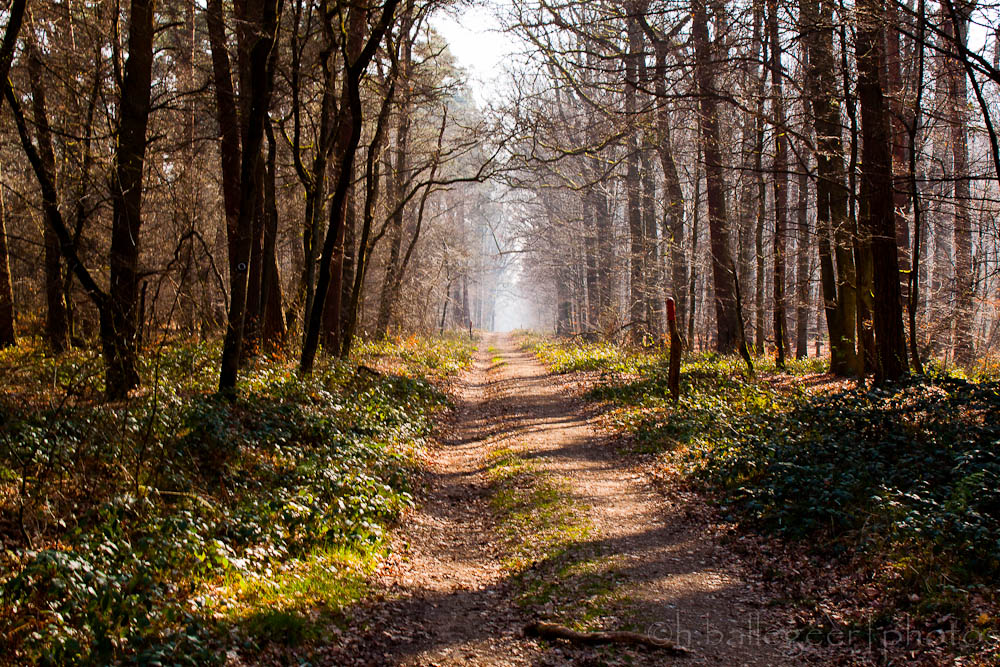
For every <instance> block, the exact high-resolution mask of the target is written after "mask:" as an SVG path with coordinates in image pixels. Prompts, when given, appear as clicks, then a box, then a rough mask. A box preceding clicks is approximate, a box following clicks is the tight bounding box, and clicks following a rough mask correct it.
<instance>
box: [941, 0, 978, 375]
mask: <svg viewBox="0 0 1000 667" xmlns="http://www.w3.org/2000/svg"><path fill="white" fill-rule="evenodd" d="M952 6H953V8H954V11H953V12H947V13H946V15H947V16H948V19H946V20H947V21H948V22H949V23H950V24H951V32H952V34H953V35H954V40H955V44H956V47H955V49H956V50H958V49H961V48H964V47H965V46H966V43H967V41H968V38H967V33H968V25H969V13H970V12H971V9H970V4H969V3H968V2H962V1H958V0H956V1H954V2H952ZM952 17H954V19H955V20H953V19H952ZM948 60H949V67H948V74H949V76H948V98H949V102H950V104H949V107H950V108H949V111H950V116H951V118H950V121H951V122H950V128H949V129H950V131H951V152H952V178H953V179H954V183H955V199H954V224H953V227H952V230H953V231H952V233H953V240H954V245H955V302H954V303H955V309H954V311H953V315H952V319H953V321H954V323H955V330H954V331H955V333H954V338H953V339H952V346H953V347H952V352H953V354H954V358H955V362H956V363H959V364H963V365H967V364H969V363H971V362H972V360H973V345H972V325H973V319H974V316H975V313H974V311H973V297H974V295H975V275H976V272H975V271H974V270H973V266H972V216H971V215H970V213H969V205H970V202H971V192H970V188H969V143H968V141H969V140H968V122H967V120H966V117H967V115H968V89H967V86H966V78H965V70H964V69H963V66H962V62H961V60H960V58H959V57H958V56H953V57H949V59H948Z"/></svg>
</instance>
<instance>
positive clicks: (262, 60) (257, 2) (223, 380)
mask: <svg viewBox="0 0 1000 667" xmlns="http://www.w3.org/2000/svg"><path fill="white" fill-rule="evenodd" d="M277 10H278V7H277V5H276V3H275V2H273V1H272V0H253V1H252V2H247V4H246V7H245V10H244V11H245V14H244V16H243V17H241V18H242V21H243V22H244V26H243V28H244V30H245V31H246V33H245V34H246V43H245V45H244V48H245V49H246V55H245V57H246V61H247V66H246V68H245V69H246V74H245V75H244V76H243V77H241V84H242V88H241V90H240V102H241V104H240V106H241V107H242V109H243V112H244V117H243V120H244V121H245V122H244V123H243V124H242V130H241V135H242V136H241V140H242V141H241V144H242V146H241V148H242V151H241V155H240V180H239V183H240V191H239V216H238V217H237V220H236V228H235V229H234V230H233V232H232V236H231V243H230V246H229V252H230V257H229V265H230V267H231V273H230V276H229V290H230V294H229V314H228V317H227V319H226V337H225V339H224V341H223V345H222V364H221V366H222V367H221V372H220V374H219V391H220V392H223V393H228V392H231V391H232V390H233V389H234V388H235V387H236V377H237V374H238V372H239V364H240V358H241V356H242V353H243V337H244V325H245V321H246V309H247V290H248V287H249V273H250V272H249V269H250V259H251V251H252V245H253V236H254V234H253V232H254V229H253V225H254V218H255V216H256V213H257V207H258V201H259V195H260V188H261V185H262V184H261V182H260V178H259V177H260V175H261V170H260V169H259V168H258V165H259V162H260V151H261V146H262V145H263V140H264V123H265V120H266V118H267V112H268V107H269V106H270V102H271V87H272V83H273V80H274V69H273V66H274V61H273V59H272V58H271V51H272V49H273V48H274V44H275V41H276V39H277V28H278V14H277Z"/></svg>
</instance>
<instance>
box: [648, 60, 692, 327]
mask: <svg viewBox="0 0 1000 667" xmlns="http://www.w3.org/2000/svg"><path fill="white" fill-rule="evenodd" d="M667 48H668V45H667V43H666V42H665V41H657V42H656V73H655V77H654V86H655V88H654V90H655V92H656V96H657V97H658V98H659V103H658V105H657V108H656V128H657V131H658V133H659V137H658V139H659V141H658V142H657V153H658V154H659V157H660V168H661V169H662V170H663V193H664V198H665V200H666V201H665V202H664V207H665V209H666V213H665V217H664V226H663V230H662V234H663V238H664V239H665V240H666V244H667V248H668V249H669V255H670V295H671V296H672V297H673V299H674V307H675V311H676V313H677V319H678V321H680V322H681V323H683V322H684V321H685V318H686V317H687V312H688V299H687V274H688V267H687V257H686V255H685V253H684V191H683V190H682V189H681V179H680V176H679V175H678V172H677V163H676V161H675V160H674V150H673V144H672V142H671V138H670V110H669V108H668V107H667V102H666V99H667V87H666V75H667Z"/></svg>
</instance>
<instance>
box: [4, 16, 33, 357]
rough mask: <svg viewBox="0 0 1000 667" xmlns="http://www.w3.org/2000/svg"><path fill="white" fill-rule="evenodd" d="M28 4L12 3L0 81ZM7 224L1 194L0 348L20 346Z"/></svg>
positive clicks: (5, 31)
mask: <svg viewBox="0 0 1000 667" xmlns="http://www.w3.org/2000/svg"><path fill="white" fill-rule="evenodd" d="M26 4H27V0H14V1H13V2H11V5H10V9H9V14H8V19H7V27H6V28H5V29H4V36H3V42H2V43H0V81H6V80H7V76H8V73H9V72H10V64H11V61H12V60H13V58H14V48H15V46H16V45H17V36H18V34H19V33H20V32H21V24H22V23H23V21H24V8H25V5H26ZM2 103H3V97H2V96H0V104H2ZM6 223H7V210H6V207H5V205H4V200H3V193H2V192H0V348H3V347H8V346H11V345H16V344H17V336H16V334H15V331H14V291H13V288H12V284H11V278H10V258H9V254H8V250H7V226H6Z"/></svg>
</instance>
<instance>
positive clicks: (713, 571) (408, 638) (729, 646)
mask: <svg viewBox="0 0 1000 667" xmlns="http://www.w3.org/2000/svg"><path fill="white" fill-rule="evenodd" d="M574 393H576V392H574V388H573V386H572V380H571V379H570V376H558V375H553V374H551V373H549V372H548V371H547V370H546V369H545V368H544V367H543V366H542V365H541V364H540V363H539V362H538V361H537V360H536V359H535V358H534V356H533V355H531V354H530V353H528V352H524V351H522V350H520V349H519V348H518V346H517V344H516V342H515V341H514V339H513V338H512V337H511V336H509V335H501V334H491V335H487V336H485V337H484V339H483V341H482V342H481V344H480V347H479V351H478V353H477V355H476V359H475V363H474V365H473V367H472V368H471V369H470V370H468V371H466V372H465V373H464V374H463V375H462V376H461V377H460V378H459V380H458V384H457V391H456V403H457V406H456V410H455V413H454V415H453V418H452V420H451V421H450V423H448V424H446V425H444V426H443V427H442V428H441V429H440V432H439V434H438V441H439V443H440V445H439V446H438V447H436V448H435V449H434V450H433V451H432V452H431V455H430V456H431V461H430V473H429V475H428V480H427V489H426V491H427V494H426V496H425V501H424V502H423V503H422V504H421V506H420V507H418V508H417V509H416V510H415V511H414V512H412V513H411V515H410V516H409V517H407V519H406V520H405V524H404V526H403V527H402V528H401V530H400V531H399V536H398V537H397V544H396V545H395V546H396V547H397V548H396V549H394V552H396V553H402V554H403V555H402V557H397V558H396V559H395V560H394V562H392V563H391V565H390V566H389V567H386V568H384V569H383V571H382V573H381V574H380V575H379V578H380V582H379V585H378V587H379V588H381V589H382V590H384V591H385V592H384V594H383V595H382V596H380V599H378V600H377V601H375V602H374V603H373V607H372V608H371V609H370V610H369V612H370V615H368V617H367V620H366V621H365V624H366V625H367V631H366V632H365V633H364V635H365V636H363V637H360V638H359V643H358V645H356V646H354V647H353V648H351V647H342V649H345V650H346V651H347V652H348V653H340V655H339V656H338V657H337V658H336V661H337V662H338V664H344V663H345V662H347V658H348V655H351V656H352V660H351V661H352V662H356V664H385V665H615V664H649V665H661V664H674V663H676V664H690V665H705V664H707V665H727V666H738V665H785V664H802V662H803V658H802V656H798V657H795V658H793V657H792V656H793V655H795V653H794V651H795V646H794V645H792V644H789V643H788V642H785V641H782V640H781V636H782V634H783V633H782V632H781V631H782V630H783V627H782V626H781V623H780V622H779V621H778V620H777V617H772V616H771V615H770V612H769V611H768V609H767V605H766V600H764V599H762V598H761V597H760V595H759V594H758V593H756V592H755V587H754V586H753V585H752V584H751V583H749V582H747V581H745V580H744V579H743V578H741V575H740V571H741V568H740V566H739V564H738V559H736V558H735V557H734V556H733V555H732V553H730V552H729V551H728V550H727V549H726V548H725V547H723V546H722V545H720V544H719V543H718V541H717V540H716V539H715V537H714V536H713V533H712V532H711V531H710V530H708V529H707V527H706V524H705V523H704V522H703V521H701V520H698V519H691V517H690V516H689V515H690V514H691V512H690V508H685V507H683V506H682V504H681V505H676V504H671V502H669V501H668V500H666V499H665V498H664V497H663V496H662V495H661V494H660V493H658V492H657V491H656V490H655V488H654V487H653V485H652V483H651V482H650V481H649V480H648V479H647V478H646V476H645V475H643V474H642V472H641V470H639V469H638V468H637V467H635V466H634V465H632V464H630V463H629V462H628V461H627V459H623V457H622V456H621V455H620V454H619V453H618V452H617V451H616V447H614V446H613V445H612V444H611V442H610V437H609V436H607V435H605V434H602V433H601V432H600V431H599V430H598V429H597V428H595V425H594V424H593V421H594V418H595V417H596V414H595V410H594V407H593V405H592V404H591V405H588V404H587V403H585V402H584V401H583V400H581V399H579V398H576V397H574V395H573V394H574ZM511 451H516V452H517V453H518V456H520V457H522V459H521V460H522V461H524V460H530V461H531V466H532V467H533V469H534V470H536V471H537V473H538V474H540V475H545V476H546V479H552V480H557V482H558V486H556V487H554V488H558V489H559V493H560V494H562V495H563V496H564V497H563V498H562V500H564V501H565V502H567V503H571V505H572V507H574V508H576V509H575V510H573V511H574V512H575V513H576V514H580V515H582V517H580V518H582V520H584V521H585V522H586V525H587V530H586V531H585V532H581V533H580V534H579V535H577V534H576V533H573V535H574V536H576V537H575V539H572V540H570V542H571V543H570V544H569V545H568V548H567V550H566V551H565V553H563V552H560V554H561V556H560V560H559V561H558V563H557V565H558V567H549V568H548V569H546V564H545V563H541V564H536V565H537V567H538V568H539V570H538V571H539V572H540V573H541V575H540V576H542V577H546V576H548V577H551V578H552V579H559V578H561V577H562V576H563V575H564V574H565V576H566V577H568V578H574V577H576V579H575V581H576V582H577V583H576V584H574V586H575V585H577V584H579V588H580V590H579V591H578V592H577V591H575V590H574V588H573V587H572V586H571V587H569V596H570V597H572V596H573V595H574V594H577V595H579V596H581V597H584V598H587V599H583V600H578V602H579V603H580V604H581V605H582V606H580V607H578V608H579V609H582V610H584V611H585V612H586V613H589V614H590V615H591V616H590V617H589V619H588V620H589V621H590V625H591V626H594V625H597V626H600V627H602V628H604V629H609V630H616V629H627V628H631V629H635V630H639V631H644V632H648V633H650V634H652V635H654V636H657V637H658V638H668V639H671V640H674V641H678V643H680V644H681V645H684V646H686V647H688V648H690V649H691V650H692V651H693V653H692V654H691V655H688V656H682V657H674V656H671V655H669V654H667V653H664V652H662V651H648V650H644V649H628V648H622V647H609V648H601V649H594V648H582V647H576V646H570V645H568V644H565V643H562V642H556V643H548V642H540V641H538V640H534V639H530V638H526V637H524V635H523V632H522V629H523V627H524V625H525V623H526V622H528V621H530V620H532V618H533V616H534V615H536V614H541V615H546V616H548V615H553V614H554V615H555V616H556V617H558V618H560V619H563V620H564V621H572V620H577V619H574V618H573V616H572V611H571V612H570V616H568V617H567V616H566V614H565V613H562V614H560V610H559V609H558V607H559V605H560V604H563V603H564V602H565V599H560V600H558V601H557V600H550V601H549V602H548V603H545V602H544V601H541V602H540V601H538V600H534V601H533V604H532V605H523V604H518V603H517V598H518V596H519V595H520V594H522V593H523V592H524V584H525V580H524V578H523V577H520V578H519V577H516V576H514V575H513V574H512V573H511V571H510V569H509V566H510V561H509V560H508V559H509V557H510V555H511V549H512V536H511V534H510V529H509V526H508V527H507V532H506V533H505V532H504V526H503V525H501V524H502V517H500V518H498V513H497V511H496V500H495V495H496V494H497V484H496V478H495V476H494V475H493V473H492V472H491V471H492V470H495V469H494V468H493V466H494V465H495V461H496V457H497V453H498V452H511ZM491 499H493V502H492V504H491ZM686 515H688V516H686ZM530 532H531V531H530V527H529V529H528V530H526V531H525V533H530ZM522 537H523V538H530V537H531V536H530V535H528V534H525V535H521V536H518V535H514V536H513V546H514V548H515V549H516V545H517V542H518V540H519V539H520V538H522ZM505 565H506V567H505ZM536 565H532V567H531V569H534V568H535V567H536ZM549 565H551V564H549ZM581 572H583V574H581ZM595 581H597V582H598V583H599V585H598V586H597V587H595V586H594V585H593V584H594V582H595ZM564 593H565V591H564ZM588 596H589V597H588ZM570 608H571V609H572V608H574V607H573V606H572V605H571V607H570Z"/></svg>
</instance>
